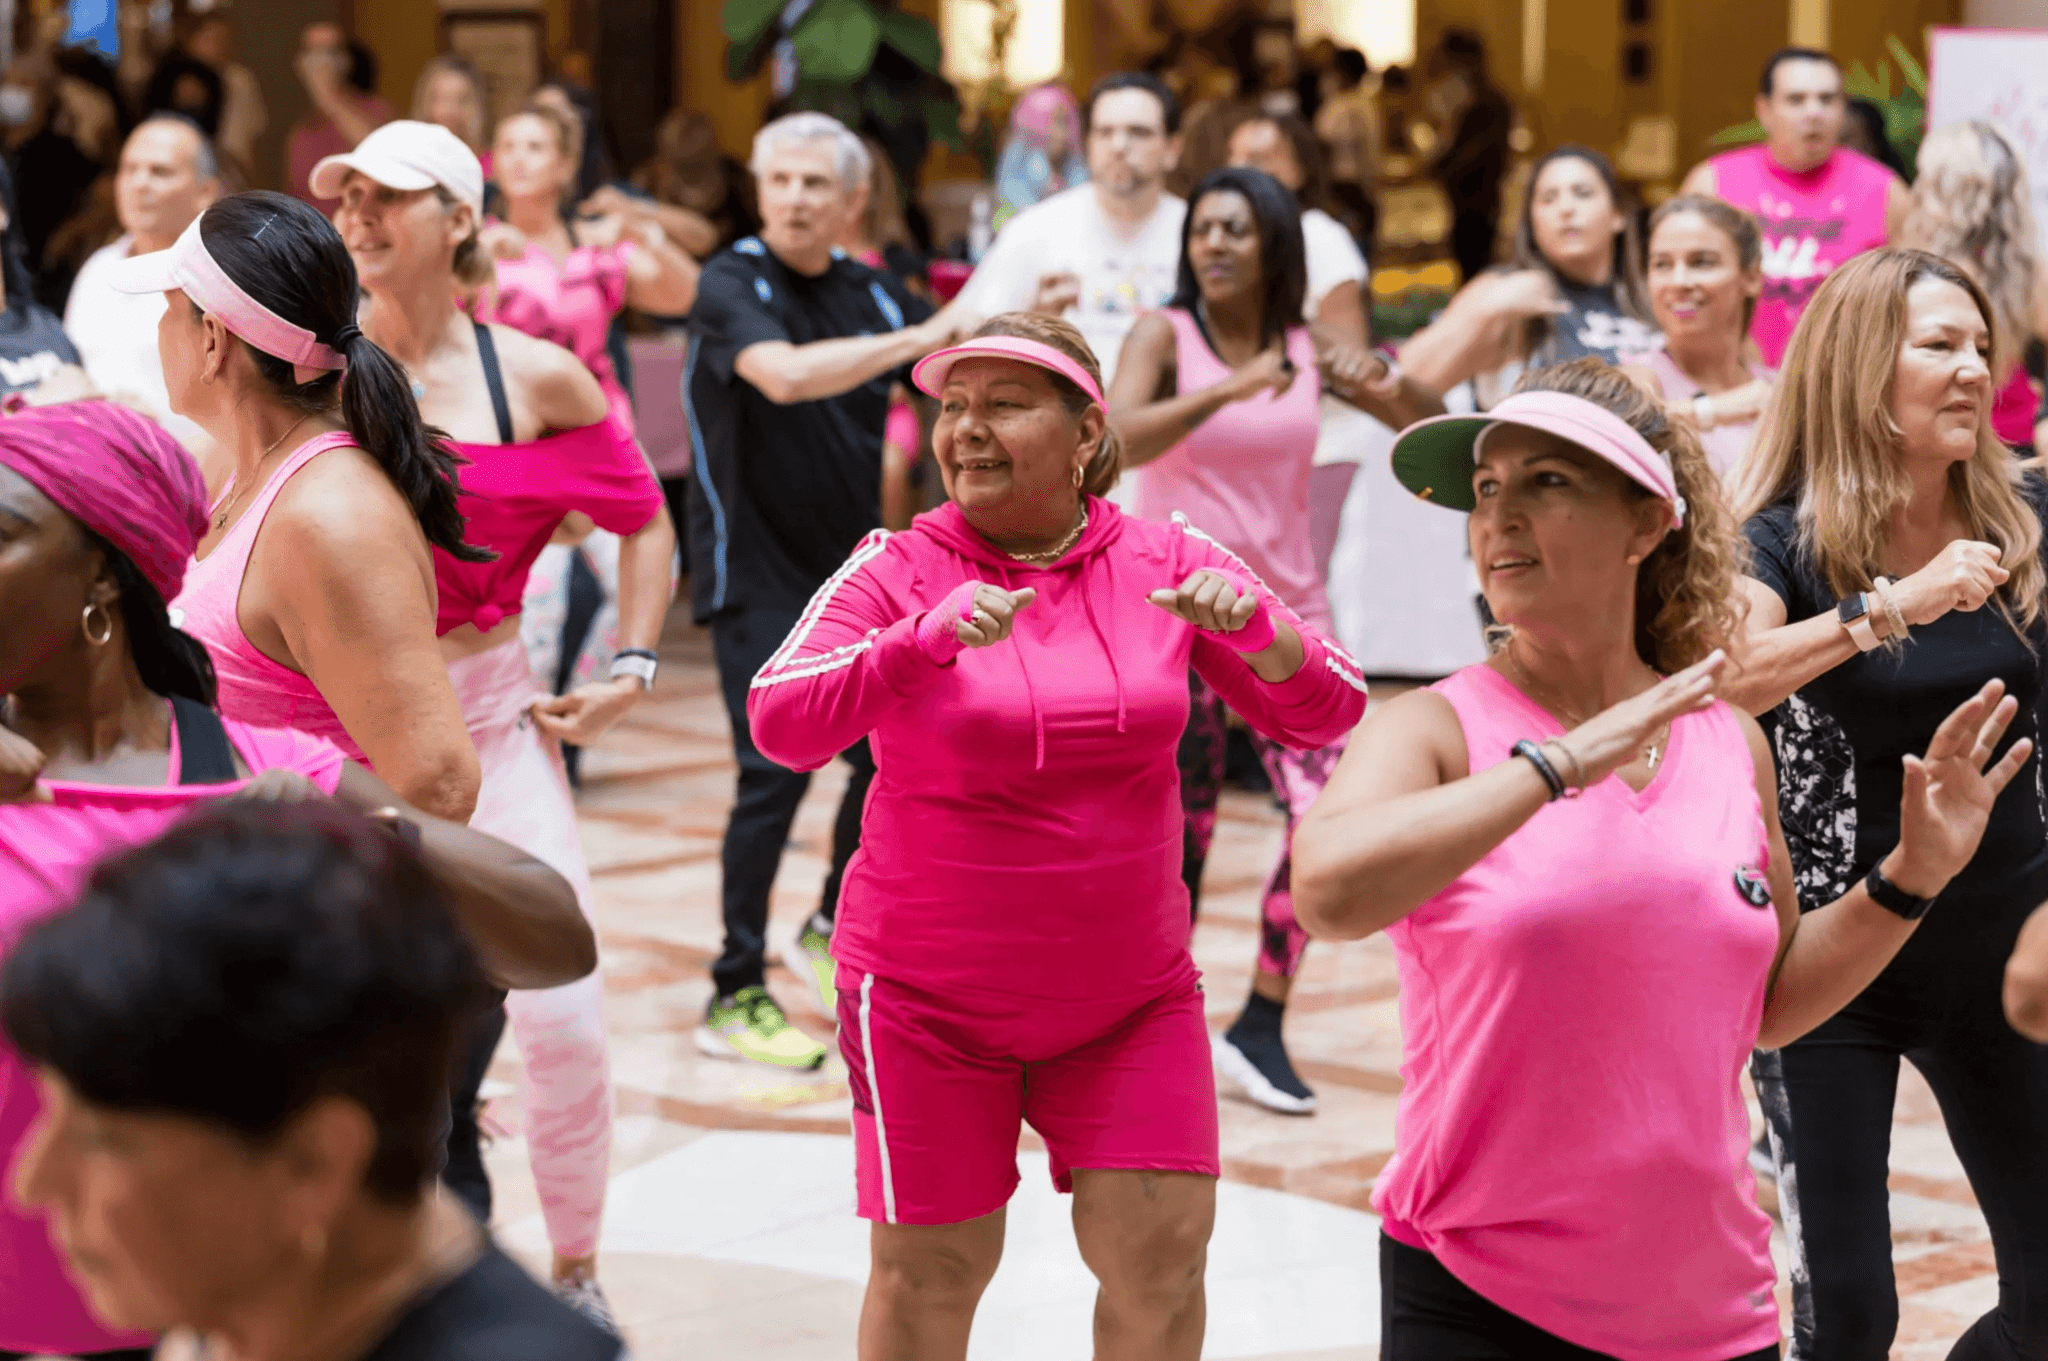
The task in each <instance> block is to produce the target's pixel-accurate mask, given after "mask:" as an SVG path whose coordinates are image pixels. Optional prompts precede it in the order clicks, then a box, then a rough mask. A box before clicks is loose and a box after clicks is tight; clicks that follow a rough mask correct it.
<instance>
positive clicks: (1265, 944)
mask: <svg viewBox="0 0 2048 1361" xmlns="http://www.w3.org/2000/svg"><path fill="white" fill-rule="evenodd" d="M1224 713H1225V709H1224V704H1223V697H1222V696H1220V695H1218V694H1217V693H1216V692H1215V691H1214V690H1212V689H1210V688H1209V683H1208V682H1207V681H1205V680H1203V679H1202V678H1201V677H1200V676H1198V675H1196V674H1195V673H1194V672H1193V671H1189V672H1188V726H1187V729H1186V731H1184V732H1183V733H1182V734H1181V738H1180V756H1179V763H1180V806H1181V813H1182V819H1181V877H1182V878H1183V879H1185V880H1186V881H1187V886H1188V903H1189V906H1190V907H1191V908H1192V909H1193V911H1194V912H1195V914H1196V915H1199V914H1200V912H1201V903H1202V867H1203V866H1204V865H1206V864H1207V863H1208V860H1209V843H1210V842H1211V841H1212V840H1214V838H1215V836H1216V803H1217V799H1218V798H1219V797H1220V796H1221V794H1222V792H1223V749H1224V745H1223V744H1224V732H1225V728H1224ZM1252 747H1253V749H1254V750H1256V751H1257V752H1258V753H1259V761H1260V763H1261V764H1263V765H1264V766H1265V767H1266V777H1267V778H1268V779H1270V780H1271V781H1272V782H1273V792H1274V794H1275V795H1276V796H1278V798H1279V800H1280V803H1281V806H1282V808H1283V809H1285V811H1286V813H1287V840H1284V841H1282V842H1281V844H1280V859H1279V860H1278V861H1277V862H1276V863H1275V864H1274V866H1273V869H1272V872H1271V873H1270V874H1268V875H1267V876H1266V885H1265V888H1264V890H1263V891H1262V892H1261V893H1260V895H1259V971H1260V972H1262V973H1270V974H1277V975H1278V976H1280V977H1281V978H1292V977H1294V972H1295V970H1297V969H1299V968H1300V967H1301V953H1302V951H1303V950H1304V949H1305V948H1306V947H1307V945H1308V933H1307V932H1305V931H1303V930H1302V929H1301V927H1300V926H1298V925H1297V924H1296V923H1295V920H1294V891H1293V888H1292V877H1293V876H1292V865H1293V857H1292V855H1291V853H1290V850H1289V846H1290V843H1291V841H1292V839H1293V836H1294V827H1295V824H1296V823H1298V822H1299V821H1300V820H1301V819H1302V817H1303V816H1305V815H1306V814H1307V813H1308V810H1309V808H1310V807H1311V806H1313V805H1314V803H1315V801H1316V798H1317V796H1318V795H1320V794H1321V793H1322V792H1323V786H1324V785H1325V784H1327V783H1328V782H1329V779H1330V772H1331V771H1333V770H1335V769H1336V768H1337V758H1338V757H1339V756H1342V755H1343V754H1344V743H1343V741H1342V740H1339V741H1337V742H1333V743H1331V744H1330V745H1329V746H1327V747H1322V748H1319V749H1317V750H1315V751H1296V750H1295V749H1294V748H1292V747H1285V746H1282V745H1281V744H1280V743H1278V742H1275V741H1273V740H1272V739H1270V738H1268V737H1266V736H1265V735H1264V734H1262V733H1259V732H1257V731H1254V732H1253V733H1252Z"/></svg>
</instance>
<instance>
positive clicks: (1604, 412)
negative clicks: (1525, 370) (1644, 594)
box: [1393, 392, 1685, 525]
mask: <svg viewBox="0 0 2048 1361" xmlns="http://www.w3.org/2000/svg"><path fill="white" fill-rule="evenodd" d="M1503 425H1518V426H1524V427H1526V428H1528V429H1530V430H1541V431H1543V432H1544V433H1545V434H1550V435H1555V436H1557V437H1558V438H1559V439H1561V440H1564V441H1566V442H1568V443H1571V444H1575V445H1577V446H1578V447H1579V448H1581V449H1584V450H1585V451H1586V452H1587V453H1589V454H1593V455H1595V456H1596V457H1598V458H1601V459H1604V460H1606V461H1607V462H1609V463H1611V464H1613V465H1614V466H1615V467H1616V468H1619V469H1620V470H1621V471H1622V473H1623V474H1624V475H1626V476H1627V477H1628V479H1629V480H1630V481H1631V482H1634V483H1636V484H1637V485H1639V486H1641V487H1643V488H1645V489H1646V490H1648V491H1649V492H1650V493H1651V494H1652V495H1654V496H1659V497H1662V498H1663V499H1664V500H1666V501H1669V502H1670V503H1671V515H1672V523H1673V524H1677V525H1682V524H1684V523H1685V498H1684V497H1683V496H1680V495H1679V494H1678V479H1677V478H1676V477H1674V476H1673V475H1672V472H1671V462H1670V460H1668V459H1667V458H1665V457H1664V455H1662V454H1660V453H1658V452H1657V451H1656V450H1655V449H1653V448H1651V447H1650V442H1649V441H1648V440H1646V439H1644V438H1643V437H1642V436H1641V435H1639V434H1637V433H1636V431H1635V427H1634V426H1632V425H1630V424H1629V423H1628V422H1627V421H1625V420H1623V419H1622V418H1621V417H1619V416H1617V415H1615V414H1614V413H1613V412H1612V411H1609V410H1608V409H1607V408H1606V407H1604V406H1600V405H1598V404H1597V403H1594V402H1589V401H1587V400H1586V399H1585V398H1583V397H1574V396H1571V395H1570V394H1569V393H1563V392H1518V393H1516V394H1515V395H1514V396H1512V397H1509V398H1508V399H1507V400H1506V401H1503V402H1501V403H1500V404H1499V405H1497V406H1495V407H1494V408H1493V409H1492V410H1491V411H1487V412H1483V413H1481V414H1479V415H1476V416H1432V417H1430V418H1429V419H1428V420H1426V421H1417V422H1416V423H1415V424H1413V425H1411V426H1409V427H1408V428H1407V429H1406V430H1403V431H1402V432H1401V435H1400V438H1398V439H1396V440H1395V441H1394V449H1393V465H1394V476H1395V477H1396V478H1397V479H1399V481H1400V482H1401V484H1402V485H1403V486H1405V487H1407V488H1408V490H1410V491H1412V492H1414V493H1415V494H1416V495H1417V496H1420V497H1422V498H1424V499H1425V500H1429V501H1434V502H1435V503H1436V504H1438V505H1440V506H1448V507H1450V508H1451V509H1453V510H1470V509H1472V507H1473V505H1474V500H1473V495H1472V470H1473V468H1475V467H1477V466H1478V463H1479V453H1480V446H1481V445H1482V444H1483V443H1484V442H1485V441H1486V439H1487V438H1488V437H1489V436H1490V435H1492V434H1493V432H1494V431H1495V430H1497V429H1499V428H1500V427H1501V426H1503Z"/></svg>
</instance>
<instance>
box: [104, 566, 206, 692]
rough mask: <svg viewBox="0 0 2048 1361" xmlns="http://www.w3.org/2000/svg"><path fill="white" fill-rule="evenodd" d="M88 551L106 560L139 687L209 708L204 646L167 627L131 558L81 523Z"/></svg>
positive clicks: (167, 615)
mask: <svg viewBox="0 0 2048 1361" xmlns="http://www.w3.org/2000/svg"><path fill="white" fill-rule="evenodd" d="M78 528H79V530H80V532H82V533H83V534H84V535H85V542H86V545H87V546H88V547H91V548H97V549H98V550H99V551H100V556H101V557H102V558H104V559H106V563H107V572H108V574H109V575H110V576H112V577H113V578H114V585H115V587H116V588H117V589H119V591H120V592H121V596H120V601H119V604H120V608H121V622H122V624H123V625H125V626H126V628H127V632H128V652H129V655H130V656H132V657H134V658H135V670H136V671H137V673H139V674H140V675H141V677H142V683H143V684H144V685H146V686H148V687H149V688H150V689H151V690H152V691H153V692H155V693H156V694H159V695H166V696H168V695H183V696H184V697H185V698H186V699H196V700H198V701H199V702H200V703H201V704H204V705H205V706H206V707H207V708H209V709H211V708H213V707H214V699H215V684H214V676H213V658H212V657H211V656H210V655H209V654H208V653H207V651H206V645H205V644H204V643H202V642H200V641H199V640H198V639H197V638H194V637H193V636H192V635H191V634H189V633H186V632H184V631H183V630H182V629H178V628H175V627H173V626H172V624H171V612H170V611H169V610H167V609H165V608H164V598H163V597H162V596H161V595H159V594H157V589H156V587H155V586H153V585H151V584H150V580H149V578H148V577H146V576H144V575H143V574H142V569H141V568H139V567H137V566H136V565H135V563H134V560H133V559H131V558H130V557H129V556H128V555H127V554H126V553H123V552H122V551H121V550H120V549H118V548H116V547H114V545H113V544H111V543H108V542H107V541H106V540H105V539H103V538H101V537H100V536H99V535H98V534H95V533H93V532H92V531H91V530H90V529H87V528H86V527H85V526H84V525H80V526H79V527H78Z"/></svg>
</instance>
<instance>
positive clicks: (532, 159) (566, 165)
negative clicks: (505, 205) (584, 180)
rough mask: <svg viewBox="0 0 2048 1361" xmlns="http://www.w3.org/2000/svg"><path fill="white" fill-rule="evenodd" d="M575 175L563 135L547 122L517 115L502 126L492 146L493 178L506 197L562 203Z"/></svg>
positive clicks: (500, 124)
mask: <svg viewBox="0 0 2048 1361" xmlns="http://www.w3.org/2000/svg"><path fill="white" fill-rule="evenodd" d="M575 175H576V167H575V166H574V165H573V164H571V163H570V160H569V152H568V149H567V148H566V147H564V146H563V145H562V139H561V135H560V133H559V131H558V130H557V129H556V128H555V127H554V126H553V125H552V124H550V123H549V122H548V121H547V120H546V119H545V118H541V117H539V116H537V115H535V114H530V113H529V114H514V115H513V116H512V117H510V118H507V119H505V120H504V121H503V122H502V123H499V124H498V135H497V137H496V138H495V139H493V141H492V144H491V178H492V179H494V180H496V181H497V183H498V188H500V189H501V190H503V191H504V193H505V197H507V198H512V199H535V198H545V199H551V200H552V199H559V198H560V197H561V196H562V195H563V194H565V193H567V192H568V190H569V186H570V185H571V184H572V183H574V182H575Z"/></svg>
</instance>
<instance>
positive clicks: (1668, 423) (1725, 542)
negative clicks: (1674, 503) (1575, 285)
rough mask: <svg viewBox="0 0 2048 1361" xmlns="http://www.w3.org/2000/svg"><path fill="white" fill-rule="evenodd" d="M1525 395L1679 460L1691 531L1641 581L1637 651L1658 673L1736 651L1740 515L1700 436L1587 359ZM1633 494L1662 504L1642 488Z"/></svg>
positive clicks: (1536, 379)
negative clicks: (1566, 407) (1560, 404)
mask: <svg viewBox="0 0 2048 1361" xmlns="http://www.w3.org/2000/svg"><path fill="white" fill-rule="evenodd" d="M1515 391H1517V392H1562V393H1566V394H1567V395H1569V396H1573V397H1581V398H1584V399H1585V400H1586V401H1589V402H1591V403H1593V404H1594V405H1595V406H1599V407H1603V408H1605V409H1606V410H1608V411H1611V412H1613V413H1614V414H1615V415H1617V416H1619V417H1621V419H1623V420H1624V421H1627V422H1628V423H1629V426H1630V427H1631V428H1632V429H1633V430H1634V431H1635V432H1636V433H1637V434H1638V435H1641V436H1642V437H1643V439H1644V440H1645V441H1647V442H1648V443H1649V446H1650V447H1651V448H1652V449H1655V450H1656V451H1657V452H1658V453H1660V454H1662V455H1664V457H1666V458H1667V459H1669V460H1670V461H1671V471H1672V473H1673V474H1674V475H1675V476H1676V478H1677V481H1678V494H1679V495H1680V496H1682V497H1684V498H1685V523H1684V524H1682V525H1680V526H1678V527H1677V528H1675V529H1673V530H1672V531H1671V532H1670V533H1668V534H1666V535H1665V536H1664V538H1663V540H1662V541H1661V542H1660V543H1658V545H1657V547H1656V548H1655V549H1653V550H1652V551H1651V553H1650V556H1649V557H1648V558H1646V559H1644V560H1643V564H1642V566H1641V568H1639V569H1638V571H1637V573H1636V652H1637V653H1638V654H1639V655H1640V656H1641V657H1642V659H1643V660H1644V661H1645V662H1648V663H1649V664H1650V665H1651V666H1653V667H1655V668H1656V669H1657V670H1659V671H1661V672H1663V673H1665V674H1666V675H1669V674H1671V673H1672V672H1674V671H1682V670H1684V669H1685V668H1686V667H1688V666H1691V665H1692V664H1693V663H1694V662H1697V661H1699V660H1700V659H1701V658H1703V657H1705V656H1706V655H1707V654H1708V653H1709V652H1712V651H1713V650H1714V649H1715V648H1717V647H1718V648H1725V649H1728V650H1729V651H1733V650H1734V649H1735V645H1736V643H1737V641H1738V640H1739V639H1740V637H1741V626H1742V606H1741V604H1740V603H1739V602H1740V599H1741V598H1740V597H1739V596H1738V595H1737V594H1736V589H1735V578H1736V576H1737V575H1738V574H1739V573H1740V572H1741V570H1742V565H1743V562H1744V558H1743V555H1742V541H1741V538H1740V536H1739V535H1738V534H1737V532H1736V523H1735V516H1734V514H1733V512H1731V511H1730V510H1729V509H1728V503H1727V501H1726V500H1724V499H1723V497H1722V495H1721V480H1720V479H1719V478H1718V477H1716V476H1715V475H1714V469H1713V465H1712V464H1710V463H1708V462H1707V455H1706V451H1705V450H1704V449H1702V448H1701V447H1700V441H1699V436H1697V435H1695V434H1694V433H1693V432H1692V431H1691V429H1690V428H1688V427H1687V426H1685V425H1683V424H1681V423H1679V422H1677V421H1673V420H1670V419H1669V418H1668V417H1666V415H1665V413H1664V406H1663V404H1662V403H1661V402H1659V401H1657V399H1656V398H1655V397H1653V396H1651V395H1650V394H1649V393H1648V392H1646V391H1644V389H1643V388H1642V387H1640V386H1638V385H1637V384H1636V383H1635V381H1634V380H1632V379H1631V378H1630V377H1629V376H1628V375H1627V374H1625V373H1623V372H1622V371H1621V370H1620V369H1617V368H1615V367H1614V366H1613V365H1611V364H1609V363H1607V362H1606V361H1605V360H1603V359H1598V358H1593V357H1587V358H1584V359H1574V360H1572V361H1571V362H1570V363H1566V364H1554V365H1552V366H1551V367H1549V368H1547V369H1534V370H1531V371H1530V372H1528V373H1526V374H1524V375H1522V381H1521V382H1519V383H1517V384H1516V385H1515ZM1627 487H1628V493H1629V495H1630V496H1631V497H1632V498H1634V499H1638V500H1642V499H1647V498H1649V497H1650V496H1652V495H1654V493H1652V492H1651V491H1650V490H1649V488H1647V487H1644V486H1641V485H1639V484H1638V483H1636V482H1634V481H1630V482H1629V483H1628V484H1627Z"/></svg>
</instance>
